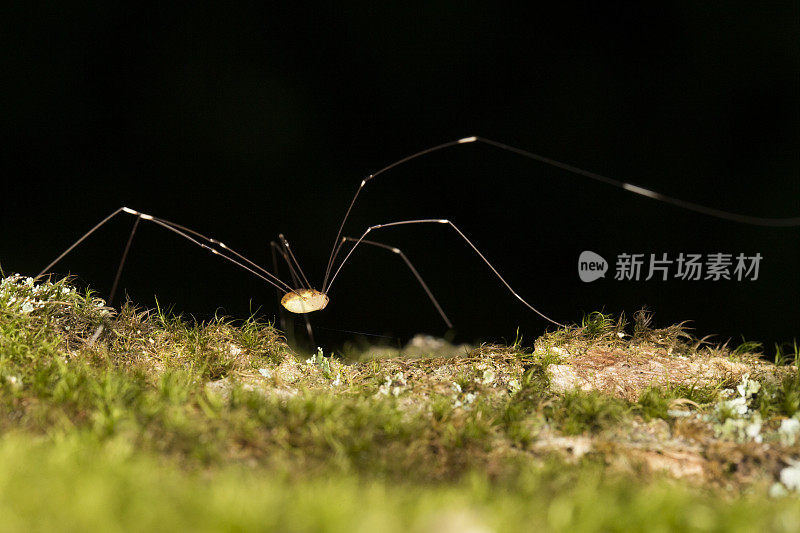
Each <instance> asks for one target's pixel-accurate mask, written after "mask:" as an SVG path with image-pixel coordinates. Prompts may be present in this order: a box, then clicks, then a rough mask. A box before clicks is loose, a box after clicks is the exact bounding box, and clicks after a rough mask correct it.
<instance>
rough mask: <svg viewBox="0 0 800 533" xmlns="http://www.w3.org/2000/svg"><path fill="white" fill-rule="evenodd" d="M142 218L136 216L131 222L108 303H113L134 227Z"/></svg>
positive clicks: (134, 230) (134, 231)
mask: <svg viewBox="0 0 800 533" xmlns="http://www.w3.org/2000/svg"><path fill="white" fill-rule="evenodd" d="M141 220H142V217H136V222H134V223H133V229H131V235H130V237H128V242H127V243H126V244H125V251H123V252H122V259H120V261H119V267H117V274H116V275H115V276H114V283H112V284H111V292H110V293H109V295H108V305H109V306H110V305H113V303H114V296H116V294H117V286H118V285H119V279H120V278H121V277H122V269H123V268H124V267H125V261H126V260H127V259H128V252H130V250H131V244H133V236H134V235H136V228H138V227H139V221H141Z"/></svg>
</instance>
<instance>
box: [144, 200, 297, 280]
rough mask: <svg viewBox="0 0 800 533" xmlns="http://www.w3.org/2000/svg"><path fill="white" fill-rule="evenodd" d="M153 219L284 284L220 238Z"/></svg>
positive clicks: (157, 218)
mask: <svg viewBox="0 0 800 533" xmlns="http://www.w3.org/2000/svg"><path fill="white" fill-rule="evenodd" d="M146 216H152V215H146ZM153 220H158V221H160V222H163V223H164V224H168V225H170V226H172V227H173V228H176V229H179V230H181V231H183V232H184V233H188V234H190V235H194V236H195V237H197V238H199V239H202V240H204V241H206V242H208V243H210V244H213V245H215V246H219V247H220V248H222V249H223V250H226V251H228V252H230V253H232V254H233V255H234V256H236V257H237V258H238V259H240V260H242V261H243V262H245V263H247V264H248V265H250V266H251V267H253V268H255V269H256V270H259V271H261V273H262V274H264V275H266V276H267V277H270V278H272V279H273V281H277V282H278V283H282V284H284V285H286V284H285V283H284V282H283V281H281V279H280V278H278V276H275V275H274V274H273V273H272V272H270V271H269V270H267V269H266V268H264V267H262V266H260V265H258V264H257V263H254V262H253V261H251V260H250V259H248V258H246V257H245V256H243V255H242V254H240V253H239V252H237V251H236V250H234V249H233V248H231V247H230V246H228V245H227V244H225V243H224V242H222V241H220V240H217V239H214V238H212V237H207V236H206V235H203V234H202V233H200V232H199V231H195V230H193V229H191V228H187V227H186V226H182V225H180V224H176V223H175V222H171V221H169V220H166V219H164V218H159V217H153ZM286 287H287V288H288V287H289V286H288V285H286Z"/></svg>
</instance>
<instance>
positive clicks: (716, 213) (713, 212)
mask: <svg viewBox="0 0 800 533" xmlns="http://www.w3.org/2000/svg"><path fill="white" fill-rule="evenodd" d="M474 142H480V143H483V144H486V145H488V146H493V147H495V148H499V149H501V150H505V151H507V152H511V153H514V154H517V155H521V156H523V157H526V158H528V159H533V160H535V161H539V162H540V163H544V164H546V165H550V166H552V167H556V168H559V169H561V170H565V171H567V172H570V173H572V174H576V175H579V176H583V177H585V178H589V179H592V180H595V181H599V182H601V183H605V184H606V185H611V186H612V187H616V188H618V189H622V190H625V191H628V192H631V193H634V194H638V195H641V196H645V197H647V198H652V199H654V200H657V201H659V202H664V203H667V204H670V205H673V206H675V207H679V208H681V209H687V210H689V211H695V212H697V213H702V214H704V215H708V216H711V217H715V218H720V219H723V220H730V221H733V222H740V223H742V224H749V225H753V226H767V227H797V226H800V217H784V218H774V217H756V216H751V215H741V214H739V213H731V212H729V211H724V210H722V209H716V208H713V207H708V206H704V205H700V204H697V203H694V202H689V201H686V200H681V199H680V198H674V197H672V196H667V195H665V194H661V193H659V192H656V191H652V190H650V189H646V188H644V187H640V186H638V185H634V184H632V183H626V182H623V181H620V180H616V179H613V178H609V177H607V176H603V175H602V174H598V173H596V172H590V171H588V170H584V169H582V168H579V167H576V166H574V165H570V164H567V163H562V162H561V161H557V160H555V159H551V158H549V157H544V156H541V155H538V154H535V153H533V152H529V151H527V150H523V149H521V148H516V147H514V146H511V145H508V144H505V143H501V142H498V141H493V140H491V139H487V138H485V137H476V136H473V137H464V138H463V139H459V140H457V141H451V142H448V143H443V144H439V145H436V146H433V147H431V148H427V149H425V150H422V151H420V152H417V153H415V154H412V155H410V156H408V157H404V158H403V159H400V160H398V161H395V162H394V163H392V164H391V165H388V166H386V167H384V168H382V169H381V170H379V171H378V172H375V173H374V174H370V175H369V176H367V177H366V178H365V179H363V180H362V181H361V184H360V185H359V186H358V189H356V193H355V195H354V196H353V199H352V200H350V205H349V206H348V207H347V211H346V212H345V214H344V218H342V223H341V224H340V225H339V230H338V231H337V233H336V239H335V240H334V241H333V248H332V249H331V254H330V257H329V258H328V266H327V268H326V269H325V278H324V280H323V282H322V286H323V287H325V286H327V285H328V279H329V277H330V273H331V270H332V269H333V265H334V263H335V258H336V257H335V256H336V255H337V254H338V252H339V247H340V246H341V241H340V240H339V238H340V237H341V236H342V230H343V229H344V225H345V223H346V222H347V218H348V217H349V216H350V212H351V211H352V210H353V205H355V203H356V200H357V199H358V196H359V194H361V189H363V188H364V186H365V185H366V184H367V183H368V182H369V181H370V180H371V179H373V178H375V177H376V176H378V175H379V174H381V173H383V172H386V171H387V170H390V169H392V168H394V167H396V166H398V165H401V164H403V163H405V162H407V161H410V160H412V159H416V158H417V157H420V156H423V155H425V154H429V153H431V152H435V151H437V150H441V149H443V148H448V147H450V146H456V145H459V144H468V143H474Z"/></svg>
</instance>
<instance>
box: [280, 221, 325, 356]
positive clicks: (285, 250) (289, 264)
mask: <svg viewBox="0 0 800 533" xmlns="http://www.w3.org/2000/svg"><path fill="white" fill-rule="evenodd" d="M280 237H281V238H282V237H283V235H280ZM282 240H283V241H286V239H282ZM269 244H270V247H271V248H272V260H273V263H274V265H275V272H276V273H277V272H278V262H277V258H276V256H275V252H278V253H279V254H280V255H281V257H283V260H284V261H286V266H287V267H289V272H290V273H291V276H292V281H293V282H294V284H295V287H300V286H301V284H300V279H299V277H298V276H297V273H296V272H295V270H294V266H292V258H293V256H292V257H290V256H289V254H290V253H291V249H290V248H289V243H288V242H285V244H284V246H285V247H284V246H280V245H279V244H278V243H277V242H275V241H271V242H270V243H269ZM296 262H297V261H296V260H295V263H296ZM298 268H299V267H298ZM278 298H279V299H280V296H279V297H278ZM280 314H281V327H282V328H283V331H284V332H286V320H285V319H284V311H283V306H281V310H280ZM303 319H305V322H306V333H307V334H308V340H310V341H311V348H312V349H313V348H314V346H315V345H316V344H317V343H316V341H315V340H314V330H313V328H312V327H311V319H310V318H308V313H303ZM292 329H294V328H292Z"/></svg>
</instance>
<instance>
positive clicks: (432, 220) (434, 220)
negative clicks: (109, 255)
mask: <svg viewBox="0 0 800 533" xmlns="http://www.w3.org/2000/svg"><path fill="white" fill-rule="evenodd" d="M408 224H447V225H448V226H450V227H451V228H453V229H454V230H455V231H456V233H458V234H459V235H460V236H461V238H462V239H464V241H466V243H467V244H468V245H469V247H470V248H472V250H473V251H474V252H475V253H476V254H478V257H480V258H481V259H482V260H483V262H484V263H486V266H488V267H489V269H490V270H491V271H492V272H493V273H494V275H495V276H497V278H498V279H499V280H500V281H501V282H502V283H503V285H505V287H506V288H507V289H508V290H509V291H510V292H511V294H513V295H514V296H515V297H516V298H517V299H518V300H519V301H520V302H522V303H523V304H525V306H526V307H527V308H528V309H530V310H531V311H533V312H534V313H536V314H537V315H539V316H540V317H542V318H544V319H545V320H547V321H548V322H551V323H553V324H555V325H556V326H559V327H564V325H563V324H561V323H559V322H556V321H555V320H553V319H552V318H550V317H548V316H546V315H544V314H543V313H542V312H541V311H539V310H538V309H536V308H535V307H533V306H532V305H531V304H529V303H528V302H526V301H525V300H524V299H523V298H522V296H520V295H519V294H517V292H516V291H515V290H514V289H513V288H512V287H511V285H509V284H508V282H507V281H506V280H505V278H503V276H501V275H500V273H499V272H498V271H497V269H496V268H494V266H492V264H491V263H490V262H489V260H488V259H486V256H484V255H483V254H482V253H481V251H480V250H478V248H477V247H476V246H475V245H474V244H473V243H472V241H471V240H469V239H468V238H467V236H466V235H464V234H463V233H462V232H461V230H460V229H458V227H457V226H456V225H455V224H453V223H452V222H450V221H449V220H447V219H442V218H426V219H420V220H401V221H399V222H389V223H388V224H376V225H374V226H370V227H368V228H367V230H366V231H365V232H364V233H363V234H362V235H361V237H360V238H359V239H357V240H356V241H355V244H353V247H352V248H350V251H349V252H348V253H347V255H346V256H345V258H344V259H342V262H341V263H339V268H337V269H336V272H335V273H334V275H333V277H331V281H330V283H328V286H327V288H324V289H323V292H325V293H327V292H329V291H330V288H331V286H332V285H333V282H334V280H335V279H336V276H338V275H339V272H340V271H341V270H342V267H343V266H344V264H345V263H346V262H347V260H348V259H349V258H350V256H351V255H352V254H353V252H354V251H355V249H356V248H357V247H358V245H359V244H360V243H361V242H363V241H364V239H365V238H366V236H367V235H368V234H369V233H370V232H371V231H373V230H376V229H380V228H388V227H391V226H403V225H408Z"/></svg>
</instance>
